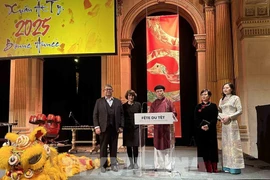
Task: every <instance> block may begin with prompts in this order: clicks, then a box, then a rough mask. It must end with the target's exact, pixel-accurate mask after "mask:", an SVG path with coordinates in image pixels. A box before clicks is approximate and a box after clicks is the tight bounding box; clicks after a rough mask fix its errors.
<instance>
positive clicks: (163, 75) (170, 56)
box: [146, 15, 182, 138]
mask: <svg viewBox="0 0 270 180" xmlns="http://www.w3.org/2000/svg"><path fill="white" fill-rule="evenodd" d="M146 36H147V45H146V48H147V101H148V107H150V105H151V103H152V102H153V101H154V100H155V98H156V96H155V92H154V87H155V86H156V85H158V84H161V85H163V86H165V88H166V90H165V96H166V97H167V98H169V99H170V100H172V101H173V103H174V106H175V108H176V111H177V119H178V122H175V137H178V138H180V137H181V136H182V133H181V112H180V67H179V64H180V63H179V18H178V15H170V16H149V17H147V18H146ZM151 136H152V131H151V128H148V137H151Z"/></svg>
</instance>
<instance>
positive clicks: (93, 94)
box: [74, 57, 101, 140]
mask: <svg viewBox="0 0 270 180" xmlns="http://www.w3.org/2000/svg"><path fill="white" fill-rule="evenodd" d="M78 67H79V69H78V72H79V89H78V90H79V91H78V108H77V109H76V114H75V113H74V114H75V115H76V117H78V120H79V122H80V124H83V125H93V110H94V106H95V102H96V100H97V99H98V98H100V97H101V57H81V58H80V60H79V66H78ZM89 138H92V133H90V132H89V131H80V132H78V139H85V140H87V139H89Z"/></svg>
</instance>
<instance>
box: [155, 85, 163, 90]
mask: <svg viewBox="0 0 270 180" xmlns="http://www.w3.org/2000/svg"><path fill="white" fill-rule="evenodd" d="M158 89H163V91H165V87H164V86H162V85H157V86H156V87H155V88H154V90H155V91H156V90H158Z"/></svg>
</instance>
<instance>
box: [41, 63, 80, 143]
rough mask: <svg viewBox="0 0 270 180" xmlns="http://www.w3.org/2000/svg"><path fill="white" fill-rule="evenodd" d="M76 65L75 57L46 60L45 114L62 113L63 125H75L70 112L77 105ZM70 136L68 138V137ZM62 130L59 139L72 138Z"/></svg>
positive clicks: (44, 79) (44, 82)
mask: <svg viewBox="0 0 270 180" xmlns="http://www.w3.org/2000/svg"><path fill="white" fill-rule="evenodd" d="M76 96H77V95H76V66H75V62H74V59H73V58H48V59H45V61H44V75H43V110H42V112H43V114H45V115H48V114H54V115H60V116H61V118H62V122H61V126H67V125H73V122H72V121H71V119H70V118H69V112H70V111H71V110H73V109H74V108H75V107H77V102H76V99H77V97H76ZM67 137H68V138H67ZM70 137H71V135H70V132H67V131H60V137H59V140H63V139H70Z"/></svg>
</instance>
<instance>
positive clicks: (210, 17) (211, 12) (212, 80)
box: [205, 2, 220, 103]
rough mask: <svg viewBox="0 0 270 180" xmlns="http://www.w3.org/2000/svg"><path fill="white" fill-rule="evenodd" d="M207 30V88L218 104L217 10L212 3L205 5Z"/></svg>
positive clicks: (213, 100)
mask: <svg viewBox="0 0 270 180" xmlns="http://www.w3.org/2000/svg"><path fill="white" fill-rule="evenodd" d="M205 26H206V28H205V30H206V53H205V56H206V60H205V64H206V77H207V88H208V89H210V90H211V91H212V97H211V101H212V102H214V103H218V100H219V97H220V95H219V92H218V91H217V89H216V87H217V69H216V51H215V44H216V43H215V8H214V6H213V4H212V3H210V2H208V3H207V2H206V4H205Z"/></svg>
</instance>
